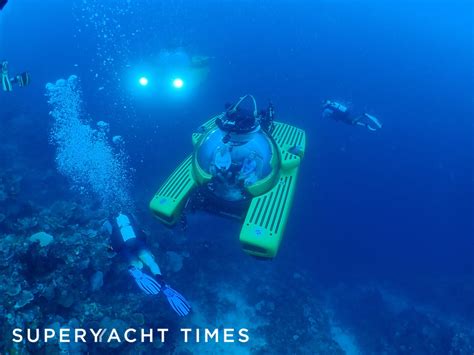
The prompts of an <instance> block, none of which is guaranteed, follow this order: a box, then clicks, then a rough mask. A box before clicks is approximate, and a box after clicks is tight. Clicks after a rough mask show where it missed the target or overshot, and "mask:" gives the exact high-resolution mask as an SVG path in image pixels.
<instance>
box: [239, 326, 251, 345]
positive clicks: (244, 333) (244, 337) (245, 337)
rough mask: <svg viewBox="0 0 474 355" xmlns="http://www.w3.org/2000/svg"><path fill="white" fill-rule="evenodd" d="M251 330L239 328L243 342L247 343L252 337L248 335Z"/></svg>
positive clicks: (240, 339)
mask: <svg viewBox="0 0 474 355" xmlns="http://www.w3.org/2000/svg"><path fill="white" fill-rule="evenodd" d="M248 332H249V330H248V329H247V328H242V329H240V330H239V336H240V337H239V341H240V342H241V343H247V342H248V341H249V340H250V337H249V336H248V334H247V333H248Z"/></svg>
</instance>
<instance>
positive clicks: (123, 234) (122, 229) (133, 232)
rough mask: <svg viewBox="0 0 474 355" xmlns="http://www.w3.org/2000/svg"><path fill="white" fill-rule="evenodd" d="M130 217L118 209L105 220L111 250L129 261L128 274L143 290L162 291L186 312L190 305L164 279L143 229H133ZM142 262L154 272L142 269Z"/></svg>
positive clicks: (173, 306) (176, 310)
mask: <svg viewBox="0 0 474 355" xmlns="http://www.w3.org/2000/svg"><path fill="white" fill-rule="evenodd" d="M132 221H135V219H134V218H133V217H132V216H130V217H129V216H127V215H125V214H122V213H119V214H118V215H116V216H114V217H113V218H110V219H109V220H108V221H107V222H105V224H104V230H105V231H106V232H107V234H109V235H110V238H111V242H112V248H113V250H114V251H115V252H116V253H117V254H119V255H120V256H122V258H123V259H124V260H125V261H126V262H127V263H128V265H129V269H128V271H129V274H130V275H131V276H132V278H133V279H134V281H135V283H136V284H137V285H138V287H139V288H140V289H141V290H142V291H143V292H144V293H145V294H147V295H158V294H159V293H160V292H162V293H163V295H164V296H165V297H166V299H167V300H168V302H169V304H170V305H171V307H172V308H173V310H174V311H175V312H176V313H178V314H179V315H180V316H185V315H187V314H188V313H189V312H190V310H191V306H190V305H189V303H188V301H186V299H185V298H184V297H183V296H182V295H181V294H180V293H179V292H177V291H175V290H174V289H172V288H171V287H170V286H169V285H168V284H167V283H166V282H165V281H164V279H163V276H162V275H161V270H160V267H159V266H158V264H157V263H156V261H155V257H154V256H153V254H152V253H151V251H150V250H149V249H148V247H147V245H146V241H145V233H144V232H143V231H141V230H138V229H134V228H133V226H132ZM144 266H147V267H148V269H149V270H150V272H151V274H152V275H153V276H151V275H149V274H147V273H146V272H144V270H143V268H144Z"/></svg>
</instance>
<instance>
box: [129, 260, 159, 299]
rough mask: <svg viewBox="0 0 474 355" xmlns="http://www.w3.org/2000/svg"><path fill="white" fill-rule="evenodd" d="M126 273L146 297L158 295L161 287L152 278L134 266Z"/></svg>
mask: <svg viewBox="0 0 474 355" xmlns="http://www.w3.org/2000/svg"><path fill="white" fill-rule="evenodd" d="M128 272H129V273H130V275H132V277H133V279H134V280H135V282H136V284H137V285H138V287H140V289H141V290H142V291H143V292H145V293H146V294H147V295H157V294H159V293H160V290H161V285H160V284H159V283H158V282H157V281H156V280H155V279H154V278H153V277H151V276H149V275H147V274H145V273H144V272H143V271H142V270H140V269H138V268H136V267H134V266H132V267H130V268H129V269H128Z"/></svg>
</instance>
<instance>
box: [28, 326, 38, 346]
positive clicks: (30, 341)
mask: <svg viewBox="0 0 474 355" xmlns="http://www.w3.org/2000/svg"><path fill="white" fill-rule="evenodd" d="M33 331H34V332H35V335H36V337H35V338H32V336H31V333H32V332H33ZM39 337H40V336H39V329H35V330H33V329H27V330H26V341H28V342H29V343H37V342H38V341H39Z"/></svg>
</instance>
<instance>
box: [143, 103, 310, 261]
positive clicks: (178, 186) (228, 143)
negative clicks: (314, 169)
mask: <svg viewBox="0 0 474 355" xmlns="http://www.w3.org/2000/svg"><path fill="white" fill-rule="evenodd" d="M246 99H248V100H250V101H251V102H252V103H253V109H252V108H251V109H245V108H243V107H242V106H243V102H244V101H245V100H246ZM273 118H274V110H273V106H272V105H271V104H270V105H269V107H268V109H267V110H265V111H262V112H260V113H259V112H258V111H257V105H256V102H255V99H254V98H253V96H251V95H246V96H243V97H241V98H240V100H239V101H238V102H237V103H236V104H234V105H232V106H230V107H228V108H227V110H226V111H224V112H223V113H220V114H218V115H216V116H214V117H212V118H211V119H210V120H209V121H207V122H206V123H205V124H203V125H202V126H201V127H199V129H198V130H197V131H196V132H194V133H193V135H192V142H193V146H194V152H193V154H192V155H190V156H188V157H187V158H186V159H185V160H184V161H183V162H182V163H181V165H179V166H178V168H177V169H176V170H175V171H174V172H173V173H172V174H171V176H170V177H169V178H168V179H167V180H166V182H165V183H164V184H163V185H162V186H161V188H160V189H159V190H158V192H157V193H156V194H155V196H154V197H153V199H152V200H151V202H150V208H151V211H152V213H153V214H154V216H155V217H156V218H158V219H159V220H160V221H161V222H163V223H164V224H166V225H169V226H173V225H175V224H176V223H177V222H179V220H180V219H181V216H182V213H183V210H184V209H186V210H188V209H203V210H208V211H211V212H214V213H219V214H222V215H225V216H232V217H237V218H241V219H242V220H243V226H242V230H241V232H240V242H241V245H242V248H243V249H244V250H245V251H246V252H247V253H248V254H250V255H253V256H256V257H260V258H265V259H269V258H273V257H275V255H276V254H277V252H278V248H279V247H280V243H281V240H282V236H283V233H284V230H285V226H286V223H287V220H288V216H289V213H290V210H291V205H292V202H293V196H294V192H295V188H296V179H297V177H298V170H299V167H300V163H301V160H302V158H303V156H304V152H305V147H306V135H305V132H304V131H303V130H302V129H299V128H297V127H294V126H291V125H289V124H286V123H282V122H275V121H273Z"/></svg>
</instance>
